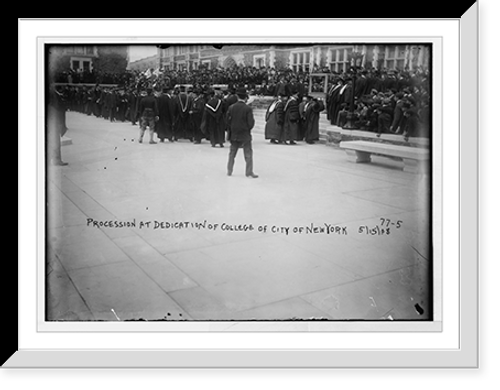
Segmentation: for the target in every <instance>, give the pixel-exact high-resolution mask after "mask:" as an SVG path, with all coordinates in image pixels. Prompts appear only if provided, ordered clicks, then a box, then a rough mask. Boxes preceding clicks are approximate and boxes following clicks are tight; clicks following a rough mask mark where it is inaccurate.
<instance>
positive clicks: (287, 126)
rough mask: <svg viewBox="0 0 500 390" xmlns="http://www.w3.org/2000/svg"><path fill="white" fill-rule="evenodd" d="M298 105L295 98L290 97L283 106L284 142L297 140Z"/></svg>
mask: <svg viewBox="0 0 500 390" xmlns="http://www.w3.org/2000/svg"><path fill="white" fill-rule="evenodd" d="M299 120H300V114H299V103H298V102H297V99H295V97H293V96H292V97H291V98H290V99H289V100H288V101H287V102H286V105H285V118H284V122H283V123H284V125H283V130H284V133H285V141H298V140H299Z"/></svg>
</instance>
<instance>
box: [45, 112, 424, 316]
mask: <svg viewBox="0 0 500 390" xmlns="http://www.w3.org/2000/svg"><path fill="white" fill-rule="evenodd" d="M255 116H256V119H257V124H256V128H255V129H254V131H253V138H254V141H253V150H254V170H255V173H257V174H258V175H259V178H257V179H250V178H247V177H245V173H244V172H245V163H244V159H243V150H240V151H239V152H238V155H237V156H236V164H235V168H234V173H233V176H231V177H228V176H227V175H226V165H227V157H228V152H229V144H228V143H226V145H225V147H224V148H219V147H216V148H212V147H211V146H210V144H209V142H207V141H205V142H203V143H202V144H200V145H196V144H193V143H191V142H189V141H188V140H181V141H179V142H175V143H169V142H167V143H158V144H156V145H150V144H149V143H148V141H149V138H148V134H147V133H146V136H145V139H144V141H145V142H144V143H142V144H139V143H138V136H139V128H138V126H132V125H131V124H130V123H129V122H125V123H122V122H113V123H111V122H109V121H107V120H104V119H102V118H95V117H93V116H86V115H83V114H80V113H75V112H68V113H67V126H68V129H69V130H68V132H67V136H68V137H70V138H71V140H72V143H71V144H70V145H64V146H63V147H62V158H63V160H64V161H65V162H67V163H68V164H69V165H67V166H62V167H59V166H50V167H48V170H47V178H48V180H47V204H48V208H47V236H46V237H47V239H46V240H47V249H48V251H47V254H48V256H47V257H48V258H47V264H46V272H47V300H46V301H47V319H48V320H66V321H93V320H105V321H118V320H139V319H146V320H161V319H163V320H171V321H178V320H204V321H205V320H255V319H257V320H259V319H261V320H290V319H301V320H305V319H322V320H346V319H349V320H380V319H383V320H401V319H405V320H408V319H410V320H427V319H430V318H431V311H432V305H431V302H432V290H431V289H430V284H429V283H430V280H429V278H430V271H431V267H432V263H431V260H432V259H431V258H430V253H431V251H430V240H429V238H430V237H429V234H430V230H429V229H430V220H429V195H430V192H429V183H428V178H427V177H425V176H422V175H419V174H412V173H408V172H403V171H402V169H401V168H402V163H401V162H399V161H394V160H391V159H388V158H384V157H374V158H373V162H372V163H370V164H356V163H355V162H353V161H352V160H351V159H350V158H348V156H347V155H346V153H345V152H344V151H342V150H340V149H338V148H335V147H332V146H327V145H324V144H315V145H308V144H306V143H303V142H301V143H299V145H296V146H288V145H273V144H270V143H269V142H268V141H266V140H265V139H264V134H263V133H264V132H263V119H262V118H263V112H256V113H255Z"/></svg>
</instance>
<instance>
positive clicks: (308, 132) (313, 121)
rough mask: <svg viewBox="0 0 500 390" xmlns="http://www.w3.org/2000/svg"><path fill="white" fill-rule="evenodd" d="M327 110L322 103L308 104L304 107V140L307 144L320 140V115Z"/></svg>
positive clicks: (318, 101)
mask: <svg viewBox="0 0 500 390" xmlns="http://www.w3.org/2000/svg"><path fill="white" fill-rule="evenodd" d="M324 109H325V105H324V104H323V102H322V101H320V100H317V101H313V102H310V103H306V105H305V107H304V139H305V141H306V142H314V141H318V140H319V113H320V112H321V111H323V110H324Z"/></svg>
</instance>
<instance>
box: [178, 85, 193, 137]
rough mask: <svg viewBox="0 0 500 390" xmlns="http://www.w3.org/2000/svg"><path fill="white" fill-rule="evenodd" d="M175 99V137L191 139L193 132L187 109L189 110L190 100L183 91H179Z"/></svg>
mask: <svg viewBox="0 0 500 390" xmlns="http://www.w3.org/2000/svg"><path fill="white" fill-rule="evenodd" d="M174 99H175V103H176V109H175V114H176V116H175V126H174V131H175V138H176V139H181V138H184V139H192V138H193V134H192V131H191V126H190V119H189V116H190V115H189V111H190V110H191V104H192V100H191V98H190V97H189V96H188V95H187V94H186V93H184V92H181V93H180V94H179V95H178V96H177V97H176V98H174Z"/></svg>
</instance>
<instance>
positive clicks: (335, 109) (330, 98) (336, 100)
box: [327, 79, 344, 125]
mask: <svg viewBox="0 0 500 390" xmlns="http://www.w3.org/2000/svg"><path fill="white" fill-rule="evenodd" d="M343 88H344V80H343V79H339V80H338V81H337V84H336V85H334V86H333V87H332V88H331V89H330V91H328V95H327V107H328V108H327V116H328V119H329V120H330V123H331V124H332V125H336V124H337V123H336V122H337V116H338V114H339V111H340V105H341V103H342V102H341V99H340V91H342V89H343Z"/></svg>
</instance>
